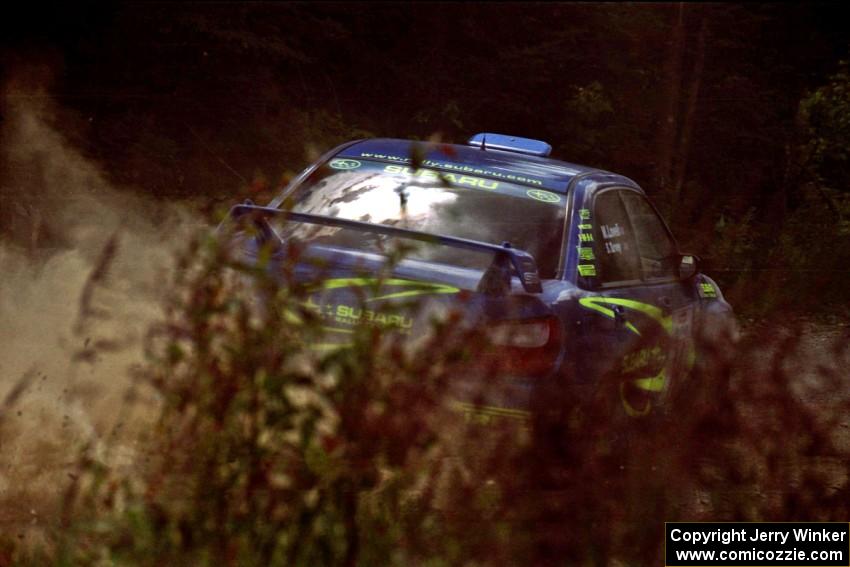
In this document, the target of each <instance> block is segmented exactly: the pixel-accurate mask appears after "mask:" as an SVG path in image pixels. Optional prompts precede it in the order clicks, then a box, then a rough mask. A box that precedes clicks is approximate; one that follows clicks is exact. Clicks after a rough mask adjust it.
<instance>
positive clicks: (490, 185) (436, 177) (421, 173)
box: [384, 165, 499, 191]
mask: <svg viewBox="0 0 850 567" xmlns="http://www.w3.org/2000/svg"><path fill="white" fill-rule="evenodd" d="M384 171H386V172H387V173H400V174H404V175H409V176H410V177H415V178H417V179H426V180H430V181H435V182H436V181H440V180H441V179H443V180H446V181H448V182H450V183H452V184H454V185H466V186H467V187H475V188H477V189H487V190H488V191H492V190H494V189H497V188H498V187H499V182H498V181H493V180H491V179H482V178H481V177H473V176H471V175H460V174H456V173H442V172H437V171H434V170H433V169H413V168H412V167H407V166H403V165H388V166H386V167H385V168H384Z"/></svg>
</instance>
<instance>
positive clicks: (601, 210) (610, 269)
mask: <svg viewBox="0 0 850 567" xmlns="http://www.w3.org/2000/svg"><path fill="white" fill-rule="evenodd" d="M620 193H622V191H605V192H602V193H600V194H599V195H598V196H597V197H596V200H595V203H594V211H593V212H594V215H593V216H594V219H595V221H596V224H595V228H594V239H593V240H594V242H593V244H594V246H593V247H594V251H595V256H596V260H597V267H598V272H599V273H598V274H597V281H598V283H599V284H600V285H606V284H608V285H610V284H627V283H637V282H639V281H640V279H641V277H640V257H639V256H638V250H637V247H636V246H635V241H634V235H633V234H632V228H631V224H630V223H629V218H628V216H627V215H626V209H625V208H624V207H623V202H622V201H621V200H620Z"/></svg>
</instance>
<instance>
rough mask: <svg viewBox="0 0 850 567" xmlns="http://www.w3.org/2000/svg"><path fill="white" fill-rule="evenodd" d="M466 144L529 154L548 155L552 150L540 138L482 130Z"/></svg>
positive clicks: (486, 148)
mask: <svg viewBox="0 0 850 567" xmlns="http://www.w3.org/2000/svg"><path fill="white" fill-rule="evenodd" d="M466 143H467V144H468V145H470V146H473V147H476V148H481V149H482V150H498V151H501V152H516V153H518V154H528V155H530V156H544V157H545V156H548V155H549V154H550V153H551V152H552V146H550V145H549V144H547V143H546V142H543V141H541V140H532V139H530V138H520V137H518V136H506V135H504V134H493V133H492V132H482V133H480V134H476V135H474V136H473V137H471V138H470V139H469V140H468V141H467V142H466Z"/></svg>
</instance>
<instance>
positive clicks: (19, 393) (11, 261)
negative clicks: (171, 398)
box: [0, 80, 198, 537]
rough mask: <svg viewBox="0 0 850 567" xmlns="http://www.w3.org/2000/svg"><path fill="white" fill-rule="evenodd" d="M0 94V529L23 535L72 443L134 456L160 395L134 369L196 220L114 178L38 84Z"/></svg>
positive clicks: (38, 519) (66, 463)
mask: <svg viewBox="0 0 850 567" xmlns="http://www.w3.org/2000/svg"><path fill="white" fill-rule="evenodd" d="M0 95H2V100H0V104H2V109H0V112H1V113H2V117H3V121H2V131H0V140H1V141H2V146H0V163H2V167H3V169H2V173H0V531H5V530H11V529H16V530H20V531H21V534H20V537H26V536H27V534H29V533H33V532H36V531H38V529H39V527H47V525H49V524H50V523H51V518H52V517H55V515H56V512H57V510H56V506H58V505H59V503H58V502H59V500H60V499H59V498H57V496H58V494H60V493H61V490H62V489H63V487H65V486H66V485H67V483H68V482H69V479H70V478H72V477H73V470H74V465H75V460H76V458H77V456H78V454H79V451H80V449H82V448H83V447H87V448H88V451H89V453H90V454H92V455H94V456H95V458H97V459H101V460H103V461H105V462H108V463H110V464H119V465H120V464H122V463H124V464H128V463H130V462H131V460H130V458H131V456H132V454H133V450H134V446H135V443H136V442H137V441H136V440H137V438H138V434H139V433H142V432H143V431H144V430H145V429H146V428H147V426H148V425H149V424H150V423H151V420H152V417H153V414H154V412H155V409H156V400H155V399H154V398H153V397H152V394H151V393H150V392H145V391H144V389H143V388H142V389H140V386H139V385H138V384H136V385H134V384H133V380H132V378H131V376H132V372H131V371H130V368H131V367H132V365H134V364H141V363H143V360H144V357H143V352H142V339H143V337H144V334H145V332H146V329H147V328H148V327H149V326H150V324H151V323H152V322H153V321H155V320H156V319H157V317H159V315H160V307H159V301H158V297H159V296H161V295H162V293H161V292H162V286H163V285H164V283H165V282H167V281H168V278H169V275H168V273H169V269H170V266H171V265H172V263H173V257H174V253H175V252H176V251H177V250H178V249H179V246H180V243H181V242H184V241H185V237H187V235H188V232H189V227H192V226H197V224H198V223H197V222H191V220H192V218H191V216H190V214H189V213H188V212H186V211H185V210H181V209H180V208H178V207H177V206H174V205H168V204H163V203H159V202H156V201H155V200H154V199H153V198H146V197H144V196H141V194H140V192H139V191H138V190H136V191H130V190H120V189H117V188H115V187H113V186H112V185H111V184H110V182H109V180H108V179H107V177H106V175H105V174H104V173H103V172H102V170H101V169H100V168H99V167H98V166H97V164H96V163H93V161H91V160H89V159H86V157H85V156H84V155H83V154H82V153H81V151H79V150H78V149H76V148H75V147H74V146H73V144H72V143H71V142H70V141H69V137H68V135H67V132H63V131H62V130H61V129H60V128H59V127H58V126H57V125H56V124H57V122H56V109H57V107H56V105H55V103H54V102H53V101H52V100H51V98H50V97H49V96H48V94H47V92H46V90H45V88H43V87H39V86H33V85H32V81H26V80H20V81H16V80H12V81H9V82H8V83H7V84H6V85H4V88H3V91H2V93H0ZM131 390H132V391H133V392H134V395H135V398H134V399H135V402H134V403H129V400H128V392H130V391H131ZM116 437H117V438H118V439H117V442H112V443H107V441H109V440H110V438H112V439H111V440H112V441H115V438H116ZM107 447H108V450H107ZM45 524H47V525H45Z"/></svg>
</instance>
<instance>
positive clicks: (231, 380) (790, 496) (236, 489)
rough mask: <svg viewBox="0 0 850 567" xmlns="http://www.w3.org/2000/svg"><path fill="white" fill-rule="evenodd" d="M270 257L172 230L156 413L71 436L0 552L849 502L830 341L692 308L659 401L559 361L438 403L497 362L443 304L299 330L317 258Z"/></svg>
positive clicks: (529, 534)
mask: <svg viewBox="0 0 850 567" xmlns="http://www.w3.org/2000/svg"><path fill="white" fill-rule="evenodd" d="M288 246H289V248H288V250H287V256H288V257H295V256H297V250H298V249H297V246H296V245H295V244H289V245H288ZM267 252H269V251H267ZM398 257H399V256H396V259H397V258H398ZM271 261H272V257H271V256H270V255H269V254H268V253H265V254H261V255H260V262H259V264H258V265H252V264H249V265H246V264H243V263H242V262H240V261H237V260H235V259H233V258H231V257H230V255H229V254H228V253H227V251H226V250H225V249H222V248H221V247H220V246H219V244H217V243H216V242H215V241H212V240H206V239H201V240H196V241H193V242H192V243H191V245H190V246H189V248H188V250H187V251H186V253H185V254H184V255H183V256H182V257H181V260H180V262H179V265H178V270H177V272H176V276H175V280H174V282H173V283H172V285H171V286H169V290H168V301H167V304H166V305H167V309H166V315H165V318H164V320H163V321H162V323H161V324H160V325H158V326H156V327H154V328H153V329H152V330H151V332H150V335H149V339H148V345H149V346H148V352H149V357H150V359H149V362H148V363H147V364H146V365H145V366H144V367H143V368H140V369H137V370H136V375H135V376H136V378H137V380H138V383H139V384H140V385H144V386H145V387H148V388H152V389H153V390H154V391H155V392H156V393H157V399H158V400H159V408H158V409H159V415H158V418H157V419H156V422H155V423H154V424H152V425H151V428H150V434H149V436H147V437H146V439H144V440H143V443H142V444H141V447H142V449H140V450H139V452H138V453H137V454H136V455H135V457H134V460H133V466H132V467H117V466H112V467H111V466H107V465H106V464H104V463H103V462H102V461H100V460H98V459H97V458H95V456H94V454H93V453H91V452H89V451H85V452H83V454H81V456H80V460H79V467H78V469H79V470H78V471H77V472H76V473H75V474H74V480H73V481H72V482H71V484H70V487H69V489H68V491H67V493H66V494H65V496H64V502H65V504H64V513H63V523H62V524H61V527H58V529H57V530H56V532H55V533H54V534H52V539H51V544H50V546H48V547H47V548H45V549H43V550H35V551H32V552H28V551H27V550H26V549H23V548H21V547H19V546H18V545H17V544H16V543H15V542H14V541H9V540H0V542H2V543H0V559H3V560H4V561H6V563H5V564H17V565H35V564H42V565H45V564H47V565H50V564H52V565H128V566H132V565H245V566H253V565H258V566H259V565H364V566H365V565H410V564H422V565H459V564H463V565H506V564H534V565H551V564H563V563H568V564H611V563H612V562H626V563H632V564H641V565H644V564H656V563H658V562H659V561H661V555H660V554H661V552H662V545H661V544H662V534H663V522H664V521H674V520H701V519H703V520H709V519H710V520H714V521H721V520H785V519H787V518H789V517H794V518H795V519H800V520H803V519H810V520H827V519H831V520H837V519H841V518H846V514H847V513H848V511H850V510H848V507H847V506H848V502H850V499H847V498H846V491H847V480H846V478H844V479H843V480H841V479H842V478H843V477H840V475H836V473H835V472H834V471H835V470H836V467H838V468H840V467H842V466H844V467H846V466H847V465H848V464H850V460H848V459H850V456H849V455H848V453H847V450H846V443H845V444H844V445H842V443H844V442H845V441H846V440H845V439H844V438H843V437H841V436H840V435H841V434H840V431H841V430H840V428H839V422H840V419H841V418H842V417H841V416H843V415H846V412H847V411H848V409H850V405H848V404H850V400H848V399H847V398H846V396H837V395H835V392H838V391H840V388H839V387H838V384H839V383H840V380H841V376H842V374H841V372H842V371H841V368H842V366H841V362H840V361H841V360H843V358H842V357H846V356H847V355H848V352H847V349H846V345H844V346H840V345H836V350H835V351H834V353H832V354H833V356H834V358H833V359H831V360H832V362H829V361H826V360H823V361H820V360H816V359H806V358H803V359H800V358H798V357H797V355H796V354H795V351H796V350H797V348H798V347H799V343H797V342H796V341H798V340H799V334H797V333H789V334H782V333H777V332H773V333H771V334H770V335H766V336H765V335H754V336H753V337H752V338H750V339H748V340H747V341H745V342H743V343H742V344H740V345H738V346H737V348H735V347H733V346H732V345H730V343H729V342H728V340H721V342H719V343H718V342H717V338H718V337H720V338H721V339H723V338H724V335H723V330H722V329H718V328H715V327H712V326H711V324H710V321H703V323H702V325H701V328H703V329H704V330H705V331H706V332H707V333H709V334H711V335H712V336H709V334H706V335H705V336H703V337H701V338H700V342H699V343H698V346H699V348H700V351H701V352H702V353H703V357H702V359H701V363H700V364H699V365H698V366H697V367H696V369H695V371H694V374H693V377H692V380H690V381H687V382H684V381H682V380H684V377H683V376H677V377H676V378H675V379H676V380H679V381H682V382H679V385H678V386H677V388H676V390H675V392H674V394H673V395H674V397H672V398H670V399H668V401H667V406H666V408H665V411H664V412H661V413H656V414H654V416H653V417H650V418H647V419H643V420H640V419H639V420H634V419H626V418H625V417H624V416H623V414H622V411H621V408H619V406H618V403H619V397H618V395H617V388H616V385H617V382H616V381H611V382H610V383H609V382H608V381H605V380H602V381H599V382H598V384H597V385H596V387H595V388H589V389H588V388H587V386H585V387H583V388H577V387H576V388H574V387H573V386H572V384H571V382H570V379H571V375H570V373H569V366H568V367H567V368H568V370H567V371H566V372H565V373H564V374H563V375H561V376H558V377H555V378H553V379H552V380H549V381H546V382H543V383H540V384H538V387H537V390H536V395H535V397H534V401H533V403H532V410H533V413H532V418H531V419H530V420H529V421H526V422H515V421H513V420H497V421H495V422H494V421H492V420H484V419H481V415H476V414H468V415H467V416H466V417H465V416H464V414H462V413H459V412H458V411H456V409H455V401H454V398H455V395H456V390H454V389H453V388H454V387H456V386H457V385H458V383H459V382H464V383H465V384H467V385H469V384H477V386H478V387H479V388H480V392H479V395H480V396H481V398H479V399H482V400H483V396H485V395H488V394H493V393H494V392H495V391H496V390H495V389H496V388H497V384H498V380H497V378H498V376H499V375H500V374H499V372H498V371H499V366H498V364H488V361H490V360H496V359H493V358H490V355H491V354H493V348H492V346H489V344H488V343H487V342H486V341H485V340H484V338H483V337H482V336H481V335H480V334H479V333H477V332H476V331H475V330H474V329H468V328H466V327H465V326H464V325H462V324H461V320H460V319H459V318H458V315H457V313H454V312H452V311H449V312H448V313H443V316H442V317H435V318H434V319H433V322H432V324H431V326H430V329H431V330H430V332H428V333H426V334H425V335H424V336H421V337H413V338H415V339H416V340H411V339H412V337H402V336H400V335H394V334H392V333H390V332H387V331H386V330H385V329H382V328H379V327H373V326H368V325H361V326H357V327H355V328H354V329H352V330H353V332H352V333H351V336H350V338H351V341H350V345H349V346H348V347H347V348H339V349H333V350H327V349H316V348H315V346H316V345H317V344H321V343H323V342H326V340H327V337H326V334H327V332H326V329H324V320H323V319H322V318H321V316H320V315H319V314H317V312H316V310H315V309H314V308H313V307H311V306H310V304H309V303H308V302H307V298H308V297H311V294H313V293H314V292H315V290H316V286H317V285H318V286H321V279H318V280H312V281H304V280H303V278H295V277H294V274H293V271H292V268H293V266H291V265H289V264H288V263H283V264H282V265H278V266H277V267H276V270H275V273H277V274H278V275H280V276H281V279H278V278H271V277H269V275H268V270H267V269H266V268H267V267H268V265H269V264H268V263H269V262H271ZM394 261H396V260H393V261H392V262H391V263H390V265H392V263H393V262H394ZM389 273H390V272H389V271H388V272H387V274H386V275H389ZM372 275H374V274H372ZM378 275H379V276H381V275H382V274H378ZM374 286H375V288H374V289H370V290H368V291H369V292H370V293H374V292H377V291H378V287H379V286H380V277H379V278H378V281H377V282H376V283H375V284H374ZM365 298H366V297H364V299H365ZM425 307H426V306H425V305H420V304H416V303H409V304H401V303H399V304H396V305H395V306H394V309H401V308H405V309H412V310H418V309H425ZM765 352H768V353H771V355H770V356H772V357H773V358H772V360H770V361H769V362H770V364H765V360H764V357H765V354H764V353H765ZM801 364H803V365H809V366H814V365H818V366H819V368H820V370H819V372H818V374H817V376H818V379H817V381H812V382H811V383H809V382H806V384H805V386H803V385H802V384H801V382H800V381H799V376H800V374H799V372H798V371H797V370H795V369H798V368H799V366H800V365H801ZM470 377H473V378H475V377H477V378H478V379H476V380H473V381H472V382H469V381H468V379H469V378H470ZM801 388H802V389H801ZM811 400H818V402H817V404H812V403H810V401H811ZM824 400H827V401H824ZM137 403H139V402H137ZM618 409H620V411H617V410H618ZM470 417H471V419H470ZM485 424H486V425H485ZM124 441H125V442H126V441H127V440H124ZM841 470H843V469H841ZM4 558H7V559H4ZM10 562H11V563H10Z"/></svg>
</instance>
